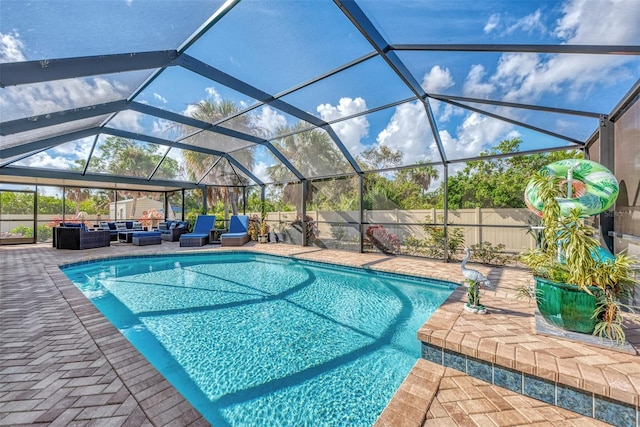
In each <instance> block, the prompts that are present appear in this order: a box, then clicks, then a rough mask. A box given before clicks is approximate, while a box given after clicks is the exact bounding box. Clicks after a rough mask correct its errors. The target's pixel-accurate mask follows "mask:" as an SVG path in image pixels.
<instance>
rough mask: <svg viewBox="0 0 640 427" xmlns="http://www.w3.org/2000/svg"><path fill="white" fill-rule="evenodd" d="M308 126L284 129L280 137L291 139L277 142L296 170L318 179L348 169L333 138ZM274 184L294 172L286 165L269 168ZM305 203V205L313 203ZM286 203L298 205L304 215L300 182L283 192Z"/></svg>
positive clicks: (300, 123) (279, 132) (291, 184)
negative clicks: (282, 135)
mask: <svg viewBox="0 0 640 427" xmlns="http://www.w3.org/2000/svg"><path fill="white" fill-rule="evenodd" d="M305 129H306V125H305V123H303V122H298V123H297V124H296V125H294V126H292V127H286V126H285V127H282V128H280V129H278V130H277V131H276V132H277V134H280V135H281V134H286V135H287V136H285V137H283V138H280V139H278V140H277V141H273V145H274V147H275V148H276V149H277V150H278V151H280V152H281V153H282V154H283V155H284V157H286V158H287V159H288V160H289V161H290V162H291V164H292V165H293V167H295V168H296V169H297V170H298V171H300V173H302V174H303V175H305V176H307V177H310V178H312V177H317V176H323V175H328V174H331V173H334V172H335V173H337V172H339V171H344V170H347V168H348V165H347V161H346V159H345V158H344V156H343V155H342V153H341V152H340V151H339V150H338V149H337V148H336V146H335V144H333V141H332V140H331V138H330V137H329V135H328V134H327V133H326V132H324V131H322V130H319V129H312V130H305ZM267 173H268V174H269V177H270V178H271V179H272V180H273V181H285V180H287V179H289V177H290V174H291V173H290V171H289V169H287V168H286V167H285V166H284V165H283V164H275V165H272V166H269V168H267ZM309 201H310V199H308V200H305V201H304V203H307V202H309ZM283 202H284V203H292V204H295V206H296V212H297V213H298V215H300V213H301V212H302V203H303V200H302V186H301V185H300V184H299V183H288V184H286V185H285V187H284V190H283Z"/></svg>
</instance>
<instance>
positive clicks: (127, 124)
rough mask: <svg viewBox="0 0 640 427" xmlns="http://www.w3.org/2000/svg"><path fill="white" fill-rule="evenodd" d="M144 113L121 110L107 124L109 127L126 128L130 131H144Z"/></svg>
mask: <svg viewBox="0 0 640 427" xmlns="http://www.w3.org/2000/svg"><path fill="white" fill-rule="evenodd" d="M141 120H142V114H140V113H138V112H137V111H132V110H125V111H121V112H119V113H118V114H116V116H115V117H114V118H113V119H112V120H111V121H110V122H109V123H108V124H107V126H108V127H113V128H116V129H124V130H127V131H129V132H136V133H143V130H144V128H143V126H142V123H141Z"/></svg>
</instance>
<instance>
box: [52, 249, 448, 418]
mask: <svg viewBox="0 0 640 427" xmlns="http://www.w3.org/2000/svg"><path fill="white" fill-rule="evenodd" d="M61 268H62V271H63V272H64V273H65V274H66V275H67V277H69V279H70V280H71V281H72V282H74V283H75V284H76V286H78V287H79V288H80V290H81V291H82V292H83V293H84V294H85V295H86V296H87V297H88V298H89V299H90V300H91V301H92V302H93V303H94V304H95V305H96V307H97V308H98V309H99V310H100V311H101V312H102V313H103V314H104V315H105V317H107V319H109V321H110V322H112V323H113V324H114V325H115V326H116V327H117V328H118V329H119V330H120V331H121V332H122V333H123V334H124V335H125V336H126V337H127V339H129V341H131V343H132V344H133V345H134V346H135V347H136V348H137V349H138V350H139V351H140V352H141V353H142V354H143V355H144V356H145V357H146V358H147V359H148V360H149V361H150V362H151V363H152V364H153V365H154V366H155V367H156V368H157V369H158V370H159V371H160V372H161V373H162V374H163V375H164V376H165V377H166V378H167V379H168V380H169V381H170V382H171V383H172V384H173V385H174V386H175V387H176V389H178V390H179V391H180V392H181V393H182V394H183V395H184V396H185V398H186V399H188V400H189V401H190V402H191V403H192V404H193V405H194V407H196V408H197V409H198V410H199V411H200V412H201V413H202V415H203V416H204V417H205V418H206V419H207V420H208V421H209V422H211V423H212V424H213V425H215V426H225V425H228V426H246V425H251V426H278V425H287V426H289V425H313V426H320V425H326V426H346V425H350V426H370V425H372V424H373V423H374V422H375V420H376V419H377V417H378V416H379V414H380V413H381V412H382V410H383V409H384V407H385V406H386V404H387V403H388V401H389V399H390V398H391V397H392V396H393V394H394V393H395V391H396V389H397V388H398V386H399V385H400V383H401V382H402V381H403V379H404V378H405V376H406V375H407V373H408V372H409V371H410V369H411V367H412V366H413V364H414V363H415V362H416V360H417V359H418V358H419V357H420V343H419V342H418V340H417V338H416V332H417V330H418V328H419V327H420V326H422V324H423V323H424V322H425V321H426V320H427V319H428V318H429V316H430V315H431V314H432V313H433V311H435V309H436V308H437V307H439V306H440V304H442V302H444V300H445V299H446V298H447V297H448V296H449V295H450V294H451V292H452V290H453V288H454V287H455V285H453V284H450V283H448V282H438V281H428V280H426V279H415V280H411V279H410V278H408V277H407V276H401V275H393V274H387V273H376V272H372V271H368V270H362V269H354V268H346V267H338V266H334V265H330V264H323V263H316V262H309V261H301V260H295V259H291V258H286V257H278V256H271V255H261V254H254V253H249V252H225V253H214V254H193V255H171V256H166V255H165V256H162V255H159V256H153V257H135V258H131V257H129V258H122V259H110V260H104V261H97V262H89V263H82V264H73V265H68V266H62V267H61Z"/></svg>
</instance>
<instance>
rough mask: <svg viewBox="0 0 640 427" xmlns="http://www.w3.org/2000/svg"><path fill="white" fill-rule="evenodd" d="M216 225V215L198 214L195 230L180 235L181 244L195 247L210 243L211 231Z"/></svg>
mask: <svg viewBox="0 0 640 427" xmlns="http://www.w3.org/2000/svg"><path fill="white" fill-rule="evenodd" d="M215 225H216V216H215V215H198V217H197V218H196V223H195V225H194V226H193V232H191V233H184V234H182V235H181V236H180V246H184V247H194V246H204V245H206V244H207V243H209V231H211V230H213V229H214V227H215Z"/></svg>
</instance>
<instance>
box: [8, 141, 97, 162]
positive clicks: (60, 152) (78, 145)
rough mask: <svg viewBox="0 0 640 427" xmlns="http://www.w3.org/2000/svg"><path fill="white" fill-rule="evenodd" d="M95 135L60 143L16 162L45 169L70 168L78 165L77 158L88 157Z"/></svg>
mask: <svg viewBox="0 0 640 427" xmlns="http://www.w3.org/2000/svg"><path fill="white" fill-rule="evenodd" d="M92 145H93V137H88V138H83V139H79V140H77V141H73V142H68V143H65V144H61V145H58V146H56V147H53V148H51V149H49V150H47V151H42V152H40V153H37V154H34V155H33V156H30V157H27V158H26V159H23V160H21V161H20V162H16V165H19V166H27V167H34V168H44V169H62V170H69V169H72V168H75V167H77V166H78V165H77V164H76V159H87V158H88V157H89V151H90V150H91V146H92Z"/></svg>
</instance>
